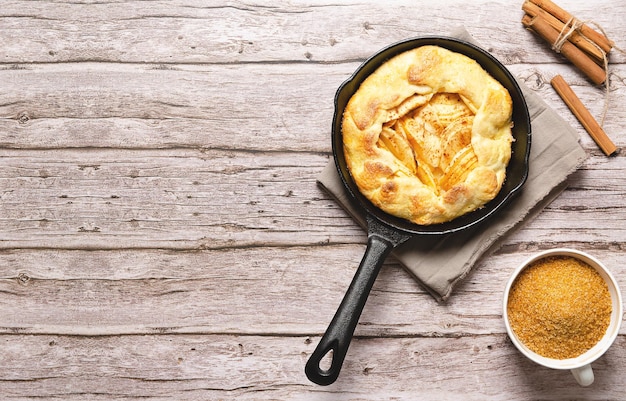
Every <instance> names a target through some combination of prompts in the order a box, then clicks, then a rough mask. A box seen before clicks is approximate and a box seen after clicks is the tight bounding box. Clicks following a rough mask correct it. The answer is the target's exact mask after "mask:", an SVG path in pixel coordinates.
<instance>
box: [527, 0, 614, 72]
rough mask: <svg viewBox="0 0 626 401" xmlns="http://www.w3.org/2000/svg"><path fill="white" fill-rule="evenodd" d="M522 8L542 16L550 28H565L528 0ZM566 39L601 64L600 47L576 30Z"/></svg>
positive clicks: (534, 15)
mask: <svg viewBox="0 0 626 401" xmlns="http://www.w3.org/2000/svg"><path fill="white" fill-rule="evenodd" d="M522 10H524V12H526V14H528V15H530V16H531V17H536V16H538V15H540V16H542V17H543V18H545V20H546V21H547V22H548V24H550V26H551V27H552V28H554V29H556V30H557V31H559V32H561V31H562V30H563V29H564V28H565V23H563V22H562V21H561V20H560V19H558V18H556V17H555V16H554V15H552V14H550V13H548V12H547V11H545V10H544V9H543V8H541V7H539V6H538V5H536V4H534V3H533V2H532V1H530V0H526V1H525V2H524V4H523V5H522ZM567 29H569V27H567ZM568 40H569V41H570V42H572V43H573V44H575V45H576V46H577V47H578V48H579V49H580V50H582V51H584V52H586V53H588V54H589V55H591V56H593V58H594V61H596V62H597V63H598V64H601V65H603V63H604V57H603V54H602V51H600V49H598V47H597V46H595V45H594V44H593V43H591V42H590V41H589V40H587V39H585V38H584V37H582V36H581V35H580V34H579V33H578V32H572V34H571V35H570V36H569V38H568Z"/></svg>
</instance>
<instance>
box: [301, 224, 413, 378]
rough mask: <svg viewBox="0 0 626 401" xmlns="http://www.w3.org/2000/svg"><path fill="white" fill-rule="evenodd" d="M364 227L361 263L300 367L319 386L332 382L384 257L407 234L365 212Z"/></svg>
mask: <svg viewBox="0 0 626 401" xmlns="http://www.w3.org/2000/svg"><path fill="white" fill-rule="evenodd" d="M367 227H368V238H367V248H366V250H365V254H364V255H363V259H362V260H361V264H360V265H359V268H358V269H357V271H356V273H355V274H354V277H353V279H352V282H351V283H350V287H348V290H347V291H346V294H345V295H344V297H343V300H342V301H341V304H340V305H339V308H338V309H337V312H335V316H334V317H333V319H332V320H331V322H330V324H329V325H328V328H327V329H326V332H325V333H324V335H323V336H322V338H321V339H320V342H319V344H318V345H317V347H316V348H315V350H314V351H313V353H312V354H311V357H310V358H309V360H308V361H307V363H306V366H305V369H304V371H305V373H306V376H307V377H308V378H309V380H311V381H312V382H313V383H316V384H319V385H322V386H327V385H329V384H332V383H334V382H335V380H337V377H338V376H339V371H340V370H341V366H342V365H343V360H344V358H345V357H346V353H347V352H348V347H349V346H350V341H351V340H352V335H353V334H354V329H355V328H356V325H357V323H358V321H359V317H360V316H361V312H362V311H363V307H364V306H365V302H366V301H367V297H368V295H369V293H370V290H371V289H372V286H373V285H374V281H375V280H376V276H377V275H378V272H379V271H380V268H381V266H382V265H383V263H384V261H385V258H386V257H387V255H388V254H389V253H390V252H391V250H392V249H393V248H395V247H396V246H398V245H400V244H402V243H403V242H405V241H406V240H408V239H409V238H410V237H411V236H410V235H409V234H407V233H403V232H400V231H399V230H395V229H393V228H391V227H388V226H386V225H385V224H383V223H381V222H379V221H378V220H376V219H375V218H373V217H371V216H369V215H368V216H367ZM326 357H330V361H331V362H330V367H329V368H327V369H324V368H322V367H321V364H322V361H324V360H325V358H326Z"/></svg>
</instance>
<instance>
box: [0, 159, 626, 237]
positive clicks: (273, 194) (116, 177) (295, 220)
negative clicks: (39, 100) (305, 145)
mask: <svg viewBox="0 0 626 401" xmlns="http://www.w3.org/2000/svg"><path fill="white" fill-rule="evenodd" d="M0 155H1V156H3V157H2V158H1V159H0V184H1V185H2V193H1V197H0V202H1V203H0V204H1V205H2V208H1V209H0V218H1V219H2V221H3V226H2V229H1V230H0V247H2V248H14V247H32V248H48V247H50V248H83V249H112V248H146V247H147V248H161V247H169V248H174V249H198V248H223V247H233V246H237V247H242V246H258V245H272V246H282V245H287V244H290V245H304V244H319V243H327V242H332V243H337V242H348V243H354V242H355V241H354V239H353V237H354V235H355V234H356V233H359V232H360V229H359V228H358V227H357V226H356V225H355V224H354V223H353V222H352V221H351V220H350V219H349V218H348V216H347V215H346V214H345V213H344V212H343V210H341V209H340V208H339V207H338V206H337V204H336V203H335V202H334V201H333V200H332V199H330V197H329V196H328V195H327V194H326V193H325V192H324V191H323V190H322V189H320V188H319V187H318V186H317V185H316V184H315V180H316V179H317V176H318V175H319V173H320V171H321V170H322V168H323V167H324V166H325V165H326V163H328V162H329V159H328V156H327V155H318V154H309V153H258V152H254V153H249V152H230V151H218V150H207V151H196V150H188V149H175V150H163V151H161V150H154V151H148V150H135V151H130V150H128V151H123V152H118V151H115V150H106V149H104V150H99V149H93V150H89V151H85V150H74V149H67V150H55V151H54V152H50V151H46V150H40V151H28V152H24V151H19V150H17V151H14V150H2V151H0ZM623 164H624V159H623V158H615V159H611V163H610V168H608V169H606V170H604V169H597V170H594V171H593V175H590V176H589V177H588V178H587V177H585V175H584V174H583V173H582V172H581V174H579V175H577V176H576V177H575V178H574V179H573V180H572V189H571V190H572V191H575V192H572V193H571V194H569V195H564V197H563V198H562V199H560V200H559V202H560V203H556V204H555V205H554V206H553V207H551V208H548V209H547V210H546V211H545V213H543V214H542V215H541V216H540V218H539V219H537V223H536V224H538V225H532V226H530V227H531V228H530V229H532V230H533V232H532V233H533V234H535V233H536V232H537V230H538V231H539V233H541V231H542V230H549V231H550V232H549V233H548V235H549V236H550V237H551V238H552V239H551V240H552V241H558V238H559V235H561V236H563V238H568V240H571V238H569V236H570V235H569V233H568V232H567V231H562V232H561V233H560V234H559V233H557V232H554V231H555V229H557V228H558V229H562V230H573V231H580V234H579V235H577V239H578V240H581V241H583V240H589V241H597V240H601V239H602V238H612V239H613V241H618V242H623V241H626V231H624V227H623V225H622V224H621V221H620V217H619V216H621V213H623V210H624V207H625V204H624V197H623V196H621V195H622V194H623V192H624V188H623V185H621V181H617V182H616V181H615V179H614V177H615V172H616V171H620V170H621V169H624V168H626V166H622V165H623ZM580 191H584V193H585V196H584V198H582V199H580V196H579V195H578V193H580ZM566 194H567V193H566ZM572 199H574V200H572ZM566 202H567V203H568V204H566ZM572 203H574V204H573V205H572ZM572 209H574V211H575V212H576V218H568V216H570V212H571V210H572ZM598 212H599V213H598ZM598 222H602V224H598ZM294 234H295V235H294ZM537 240H549V238H545V237H544V236H543V235H542V234H539V237H538V238H537ZM358 241H361V239H360V238H359V240H358Z"/></svg>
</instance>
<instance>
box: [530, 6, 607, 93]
mask: <svg viewBox="0 0 626 401" xmlns="http://www.w3.org/2000/svg"><path fill="white" fill-rule="evenodd" d="M522 24H523V25H524V26H525V27H526V28H529V29H532V30H533V31H535V32H537V34H538V35H539V36H541V37H542V38H543V39H545V40H546V41H547V42H548V43H550V44H554V43H555V42H556V41H557V39H558V37H559V32H558V31H557V30H556V29H554V28H552V27H551V26H550V24H548V22H547V21H546V20H545V18H543V17H542V16H541V15H537V16H536V17H534V18H531V17H530V16H528V15H525V16H524V17H523V18H522ZM561 54H562V55H563V56H565V57H566V58H567V59H568V60H569V61H571V62H572V63H573V64H574V65H575V66H576V67H578V68H579V69H580V70H581V71H582V72H583V73H584V74H585V75H587V77H588V78H589V79H590V80H591V81H592V82H593V83H595V84H596V85H600V84H602V83H603V82H604V81H605V80H606V71H604V69H603V68H602V67H600V66H599V65H598V64H596V63H595V62H594V61H593V60H592V59H591V58H590V57H589V56H588V55H587V54H586V53H585V52H583V51H582V50H580V49H579V48H578V47H576V46H574V45H573V44H572V43H571V42H569V41H565V43H563V47H561Z"/></svg>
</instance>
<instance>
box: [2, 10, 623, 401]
mask: <svg viewBox="0 0 626 401" xmlns="http://www.w3.org/2000/svg"><path fill="white" fill-rule="evenodd" d="M379 3H380V4H379ZM518 3H519V4H518ZM559 4H560V5H561V6H563V7H564V8H566V9H567V10H568V11H570V12H572V13H573V14H575V15H577V16H579V17H580V18H581V19H593V20H594V21H596V22H598V23H599V24H601V25H602V26H603V27H604V28H605V29H606V30H607V32H608V33H609V35H610V36H611V37H612V38H614V39H615V40H616V41H617V44H618V45H620V46H621V47H626V43H625V42H623V40H622V38H624V37H626V26H624V24H623V21H624V20H625V19H626V4H623V3H621V2H614V1H609V0H602V1H598V2H584V1H575V0H561V1H559ZM520 7H521V1H520V2H514V1H504V0H502V1H490V2H487V1H473V2H467V1H456V0H454V1H443V2H442V1H421V2H419V3H416V2H413V1H393V2H365V3H363V2H353V1H349V2H341V3H339V4H332V3H331V4H329V3H323V2H319V1H315V0H313V1H310V2H294V3H282V2H275V3H270V4H268V3H267V2H252V3H251V2H246V3H243V2H211V3H210V4H208V3H207V2H204V1H191V0H189V1H171V2H143V1H108V2H98V1H93V2H92V1H89V2H78V1H77V2H72V1H69V2H54V1H33V2H21V1H4V2H2V6H1V7H0V342H1V344H2V345H3V347H2V349H3V351H2V352H0V393H1V394H2V398H4V399H15V400H26V399H35V398H48V399H81V400H82V399H112V398H117V399H136V398H145V399H154V400H158V399H178V400H191V399H203V400H204V399H238V400H264V399H267V400H270V399H272V400H274V399H281V400H282V399H285V400H286V399H289V400H305V399H306V400H308V399H316V400H319V399H329V400H330V399H338V398H341V399H353V400H381V399H406V400H413V399H438V400H457V399H467V400H505V399H506V400H526V399H552V400H570V399H577V398H580V399H587V400H621V399H623V394H625V393H626V388H625V387H624V382H623V380H622V377H623V374H622V373H621V372H623V370H624V368H625V367H626V363H625V361H626V336H625V335H624V334H626V328H622V330H621V332H620V336H619V337H618V340H617V342H616V344H615V346H614V347H612V348H611V350H610V351H609V352H608V353H607V354H606V355H605V356H604V357H602V358H601V359H600V360H599V361H597V362H596V363H595V364H594V367H595V369H596V376H597V379H596V383H594V385H593V386H592V387H590V388H587V389H581V388H580V387H578V386H576V384H575V383H574V380H573V378H572V377H571V375H570V374H569V373H568V372H557V371H549V370H547V369H543V368H538V367H537V366H535V365H533V364H532V363H530V362H529V361H527V360H524V359H523V357H522V356H521V355H520V354H519V353H517V352H516V350H515V349H514V347H513V346H512V344H511V343H510V342H509V340H508V338H507V336H506V334H505V330H504V325H503V322H502V313H501V297H502V290H503V287H504V285H505V282H506V280H507V278H508V275H509V274H510V272H511V270H512V269H513V268H514V267H515V266H516V265H517V264H519V263H520V262H521V261H522V260H523V259H525V258H526V257H528V256H530V255H532V254H533V253H535V252H537V251H538V250H542V249H546V248H550V247H554V246H570V247H576V248H579V249H582V250H585V251H588V252H590V253H592V254H594V255H595V256H597V257H599V258H600V259H602V260H603V261H605V262H606V264H607V265H608V266H609V267H610V269H611V270H612V272H613V273H614V275H615V276H616V278H617V280H618V282H620V283H621V284H622V286H623V287H624V286H626V270H624V269H623V266H624V265H626V256H625V255H626V254H625V252H624V251H625V248H626V228H625V226H624V220H625V217H626V197H625V194H626V183H625V181H624V170H625V167H626V161H625V158H624V156H623V155H622V154H619V155H617V156H614V157H611V158H607V157H605V156H604V155H603V154H602V152H601V151H600V150H599V149H598V148H597V146H596V145H595V144H594V143H593V141H592V140H591V139H590V138H589V136H588V135H587V134H586V133H585V132H584V130H583V129H582V128H581V127H580V125H579V124H578V123H577V122H576V120H575V119H574V117H573V116H572V115H571V113H570V112H569V111H568V110H567V108H566V106H565V105H564V104H563V103H562V101H561V100H560V99H559V98H558V96H557V95H556V93H555V92H554V91H553V90H552V88H551V87H550V85H549V80H550V78H551V77H552V76H554V75H555V74H557V73H559V74H561V75H563V76H564V77H565V78H566V79H567V80H568V82H570V84H571V85H572V86H573V88H574V90H575V91H576V93H577V94H578V95H579V96H580V97H581V99H582V100H583V102H584V103H585V104H586V105H587V106H588V107H589V109H590V110H591V112H592V113H593V114H594V115H596V116H599V115H601V114H602V110H603V106H604V89H603V88H599V87H594V86H592V85H591V84H590V83H589V82H588V81H587V80H586V79H585V78H584V77H583V76H582V75H581V74H580V73H578V72H577V71H576V70H575V69H574V68H573V67H572V66H571V65H570V64H568V63H567V62H565V61H564V59H563V58H562V57H560V56H558V55H556V54H554V53H553V52H552V51H551V50H550V49H549V47H548V46H546V45H545V44H544V43H542V42H541V41H540V40H539V39H537V38H536V37H535V36H534V35H532V34H531V33H529V32H527V31H525V30H524V29H523V28H522V26H521V23H520V22H519V20H520V18H521V15H522V13H521V10H520ZM460 25H463V26H465V27H466V28H467V29H468V31H469V32H470V33H471V34H473V35H474V37H475V38H476V39H477V40H478V41H479V42H480V43H482V44H483V46H484V47H485V48H487V49H488V50H489V51H491V52H492V53H493V54H494V55H495V56H496V57H497V58H499V59H500V60H501V61H502V62H503V63H504V64H506V65H507V66H508V67H509V68H510V70H511V71H512V72H513V73H514V75H516V76H517V77H518V78H519V79H520V80H521V81H523V82H525V83H526V85H527V86H529V87H530V88H531V89H532V90H534V91H536V92H537V93H538V94H539V95H540V96H541V97H542V98H543V99H545V100H546V102H547V103H548V104H549V105H551V106H552V107H554V108H555V109H556V110H557V111H558V112H559V113H560V114H561V115H562V116H563V117H564V118H565V119H566V120H567V121H569V122H570V123H571V124H572V126H574V127H575V128H576V129H577V130H578V131H579V132H580V134H581V143H582V145H583V147H584V148H585V150H586V152H587V154H588V156H589V157H588V159H587V160H586V161H585V162H584V163H583V165H582V166H581V168H580V169H579V170H578V171H577V172H576V173H575V174H573V175H572V176H571V177H570V179H569V181H568V182H569V187H568V189H567V190H566V191H565V192H564V193H563V194H562V195H561V196H560V197H559V198H557V199H556V200H555V201H554V202H553V203H552V204H551V205H549V206H548V207H547V208H546V209H545V210H544V211H543V212H542V213H541V214H540V215H539V216H538V217H537V218H536V219H534V220H533V221H531V222H529V223H528V224H526V225H525V226H524V227H523V228H521V229H520V230H519V231H517V232H515V233H514V234H513V235H511V236H510V237H508V238H507V239H506V241H505V242H504V244H503V246H502V247H501V248H500V249H499V250H497V251H496V252H495V253H493V254H492V255H489V256H488V257H486V258H484V259H483V260H481V261H480V262H479V263H478V264H477V265H476V266H475V267H474V269H473V272H472V274H470V276H469V277H467V278H466V279H465V280H464V281H463V282H462V283H460V285H459V286H458V287H457V289H456V291H455V294H454V295H453V297H452V298H451V299H450V300H449V301H448V302H447V303H445V304H438V303H436V302H435V301H434V300H433V299H432V298H431V297H430V295H428V293H427V292H426V291H425V290H424V289H423V288H421V287H420V286H419V285H418V284H417V283H416V282H415V281H414V280H413V279H412V278H411V277H410V276H409V274H407V273H406V272H405V271H403V270H402V268H401V267H400V266H399V265H398V264H396V263H395V262H394V261H393V260H389V261H388V262H387V263H386V264H385V266H384V268H383V270H382V272H381V274H380V276H379V278H378V280H377V281H376V283H375V285H374V289H373V292H372V294H371V297H370V299H369V301H368V303H367V305H366V307H365V310H364V312H363V315H362V318H361V320H360V324H359V326H358V327H357V330H356V333H355V334H356V338H355V340H354V341H353V344H352V347H351V348H350V351H349V354H348V357H347V359H346V363H345V366H344V369H343V371H342V374H341V376H340V379H339V380H338V381H337V383H335V384H333V385H332V386H330V387H318V386H316V385H313V384H311V383H310V382H308V380H307V379H306V377H305V376H304V373H303V367H304V363H305V362H306V359H307V356H308V355H309V354H310V353H311V352H312V350H313V348H314V347H315V345H316V344H317V341H318V340H319V336H320V335H321V334H322V333H323V331H324V330H325V328H326V325H327V324H328V322H329V320H330V318H331V317H332V315H333V313H334V311H335V308H336V306H337V305H338V303H339V302H340V300H341V297H342V296H343V293H344V292H345V289H346V288H347V285H348V283H349V282H350V280H351V278H352V275H353V273H354V270H355V268H356V266H357V265H358V262H359V260H360V258H361V256H362V253H363V249H364V242H365V234H364V233H363V232H362V230H361V229H360V228H359V227H358V226H357V225H356V224H355V223H354V222H353V221H352V220H351V219H350V218H349V217H348V216H347V215H346V214H345V213H344V212H343V211H342V210H341V209H340V208H339V207H338V206H337V205H336V204H335V203H334V202H333V201H332V200H331V199H330V198H329V197H328V195H327V194H325V193H324V192H323V191H322V190H321V189H320V188H319V187H318V186H317V185H316V183H315V180H316V177H317V176H318V174H319V173H320V172H321V170H322V169H323V167H324V166H325V165H326V164H327V163H328V162H329V161H330V157H331V155H330V140H329V138H330V121H331V118H332V113H333V104H332V101H333V96H334V93H335V91H336V89H337V87H338V86H339V85H340V83H341V82H342V81H343V80H345V79H346V78H347V77H349V75H350V74H351V73H352V71H354V69H355V68H356V67H357V66H358V65H359V64H360V63H361V62H362V61H363V60H365V59H366V58H367V57H368V56H369V55H371V54H372V53H374V52H375V51H377V50H379V49H380V48H382V47H384V46H386V45H388V44H390V43H392V42H394V41H396V40H400V39H404V38H407V37H411V36H417V35H424V34H446V33H448V32H450V31H451V30H453V29H455V28H456V27H457V26H460ZM610 76H611V86H610V102H611V103H610V104H611V107H610V108H609V110H608V112H607V115H606V121H605V125H604V127H605V129H606V131H607V132H608V133H609V135H610V136H611V138H612V139H613V140H614V141H615V142H616V143H617V145H618V146H620V147H623V146H624V144H625V142H626V134H625V133H624V127H626V113H624V107H623V105H624V104H625V103H626V56H624V55H623V54H620V53H619V52H617V51H614V52H612V54H611V75H610Z"/></svg>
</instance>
